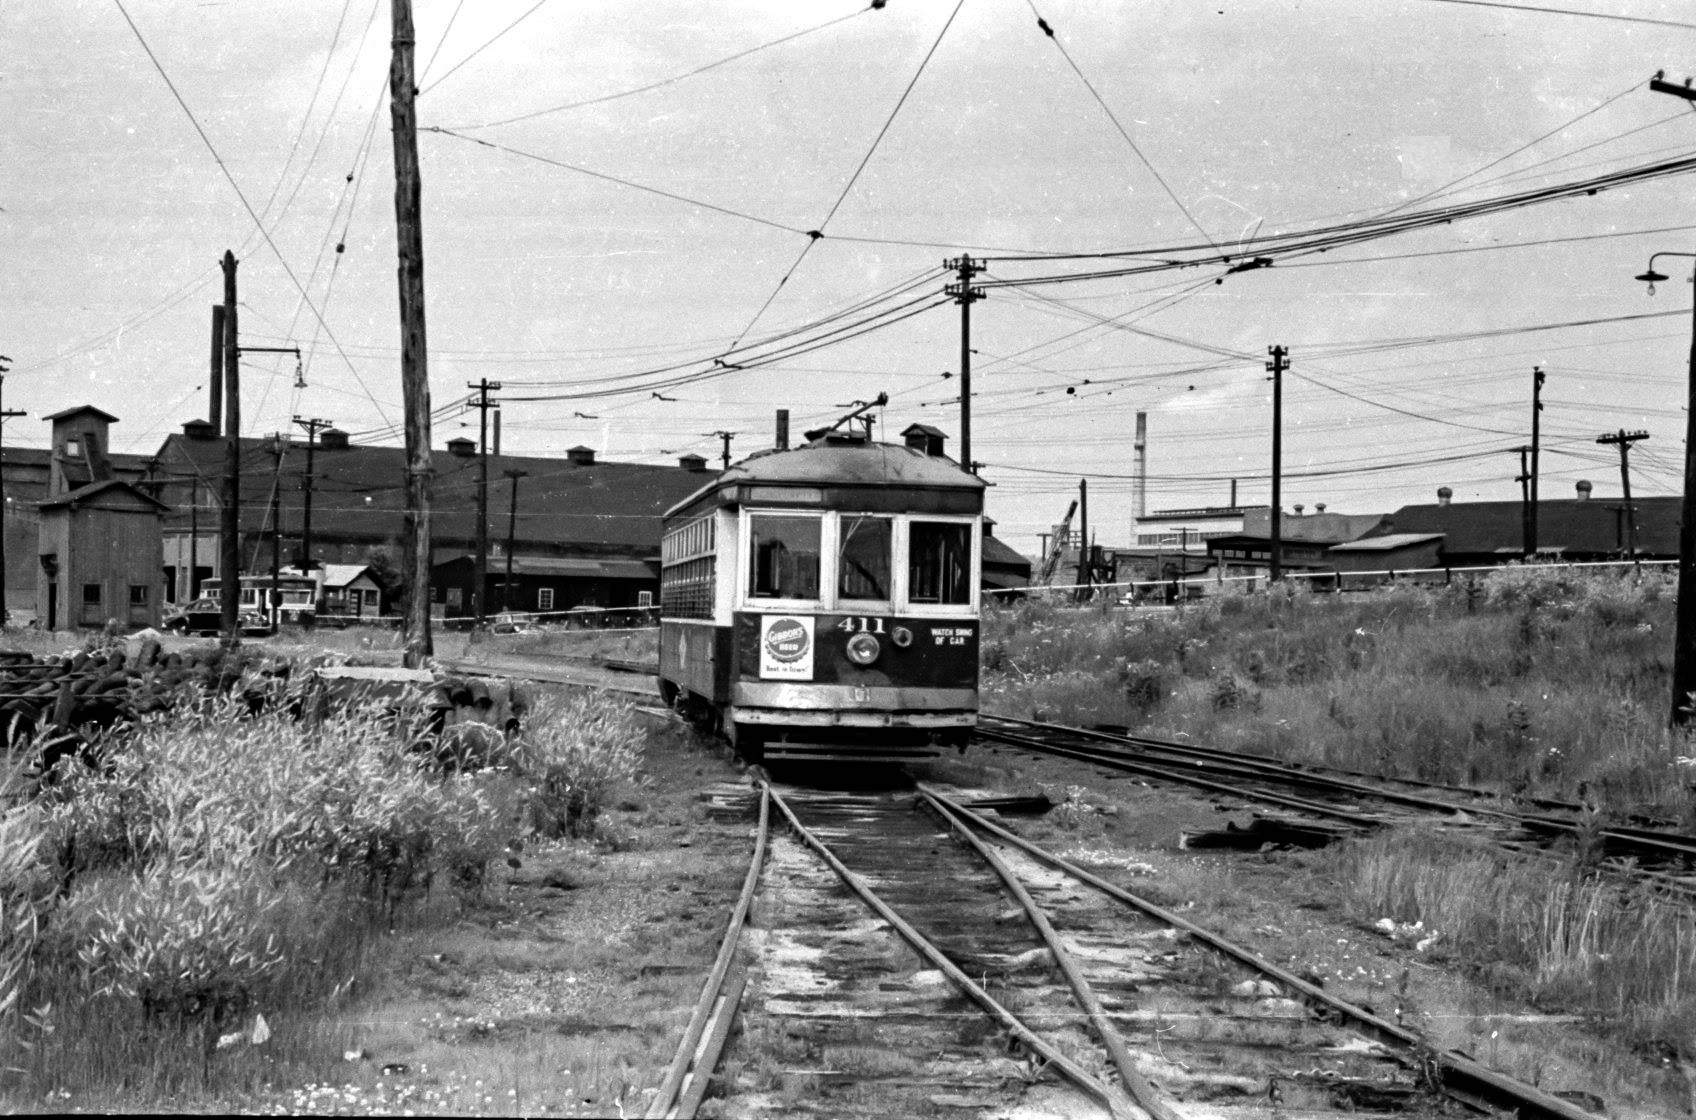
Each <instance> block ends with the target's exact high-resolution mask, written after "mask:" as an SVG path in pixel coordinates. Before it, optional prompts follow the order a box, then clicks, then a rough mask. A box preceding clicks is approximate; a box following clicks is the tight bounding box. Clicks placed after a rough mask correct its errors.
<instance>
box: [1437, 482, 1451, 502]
mask: <svg viewBox="0 0 1696 1120" xmlns="http://www.w3.org/2000/svg"><path fill="white" fill-rule="evenodd" d="M1454 496H1455V492H1454V491H1453V490H1450V489H1449V488H1448V487H1447V486H1439V487H1437V504H1438V505H1440V506H1446V505H1448V504H1449V499H1451V498H1453V497H1454Z"/></svg>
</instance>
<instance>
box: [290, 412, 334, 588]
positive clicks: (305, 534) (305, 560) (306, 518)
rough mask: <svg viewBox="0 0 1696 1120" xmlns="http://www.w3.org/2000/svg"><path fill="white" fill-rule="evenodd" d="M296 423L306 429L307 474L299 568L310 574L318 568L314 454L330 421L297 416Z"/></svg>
mask: <svg viewBox="0 0 1696 1120" xmlns="http://www.w3.org/2000/svg"><path fill="white" fill-rule="evenodd" d="M294 422H295V423H296V424H299V425H300V426H301V427H302V428H305V429H306V473H305V474H304V475H302V476H301V479H300V489H301V510H300V563H299V565H297V566H298V567H299V568H300V570H301V571H302V572H306V573H310V572H311V571H312V569H313V568H316V567H317V566H318V561H316V560H314V559H312V485H313V481H314V480H315V478H316V477H317V476H315V475H314V474H313V473H312V459H313V452H315V451H317V450H318V433H319V432H320V431H322V430H324V429H325V428H328V427H329V426H330V421H328V420H320V419H318V418H317V417H316V416H314V417H313V418H312V419H310V420H302V419H301V418H300V417H298V416H296V417H295V418H294Z"/></svg>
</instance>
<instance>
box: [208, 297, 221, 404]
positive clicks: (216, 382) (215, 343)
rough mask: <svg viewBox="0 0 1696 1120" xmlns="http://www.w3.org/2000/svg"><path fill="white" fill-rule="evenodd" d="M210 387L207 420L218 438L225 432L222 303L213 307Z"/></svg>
mask: <svg viewBox="0 0 1696 1120" xmlns="http://www.w3.org/2000/svg"><path fill="white" fill-rule="evenodd" d="M208 387H209V388H210V389H211V407H210V408H209V409H207V412H208V415H207V417H206V419H207V421H208V422H209V423H210V424H211V425H212V434H213V435H215V436H216V435H219V434H221V433H222V432H223V430H224V305H223V304H221V303H218V304H213V305H212V380H211V381H210V382H209V383H208Z"/></svg>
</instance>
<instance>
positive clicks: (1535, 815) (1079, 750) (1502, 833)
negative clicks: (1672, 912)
mask: <svg viewBox="0 0 1696 1120" xmlns="http://www.w3.org/2000/svg"><path fill="white" fill-rule="evenodd" d="M977 733H978V735H979V737H981V738H983V739H987V740H990V741H993V742H998V743H1003V744H1006V745H1009V746H1014V747H1019V748H1021V749H1025V750H1030V751H1035V752H1038V753H1043V754H1049V755H1054V756H1057V757H1061V758H1068V759H1074V760H1076V761H1080V762H1086V763H1090V764H1092V765H1096V766H1100V767H1104V768H1108V769H1112V770H1116V771H1119V772H1122V773H1130V774H1136V775H1139V776H1142V777H1146V778H1152V779H1155V780H1160V781H1166V782H1172V783H1177V784H1183V785H1188V786H1191V787H1194V788H1199V789H1204V790H1207V791H1209V792H1212V793H1216V794H1220V795H1223V796H1228V797H1233V798H1240V799H1242V800H1244V801H1248V802H1252V803H1258V804H1262V805H1268V806H1273V807H1276V808H1278V809H1282V810H1286V811H1293V812H1294V813H1297V814H1300V815H1303V816H1305V817H1307V818H1311V819H1313V820H1317V821H1322V822H1325V823H1326V825H1327V826H1328V827H1330V828H1333V829H1335V828H1343V829H1358V830H1367V829H1374V828H1381V827H1384V826H1387V825H1391V824H1397V823H1409V822H1413V821H1437V822H1441V823H1443V824H1445V825H1447V826H1451V827H1457V828H1467V829H1474V830H1481V831H1485V832H1487V833H1488V834H1490V835H1491V836H1492V837H1493V838H1494V839H1495V840H1496V841H1497V842H1499V843H1501V844H1503V845H1505V846H1508V847H1510V848H1514V849H1516V850H1530V849H1533V848H1540V847H1545V846H1547V845H1549V844H1551V843H1555V842H1559V841H1567V842H1572V843H1579V842H1583V843H1586V844H1590V845H1596V846H1599V847H1600V850H1601V854H1602V856H1603V857H1605V858H1608V859H1611V860H1615V861H1618V862H1617V863H1616V867H1617V868H1618V870H1620V871H1621V872H1622V873H1626V874H1629V875H1631V876H1632V877H1634V878H1638V879H1643V880H1646V881H1649V882H1652V883H1654V884H1655V885H1657V886H1660V887H1663V888H1665V889H1666V890H1668V891H1669V892H1673V893H1677V894H1679V895H1682V896H1685V897H1688V898H1690V899H1692V900H1696V837H1692V836H1689V835H1685V834H1682V833H1678V832H1675V831H1671V830H1665V829H1655V828H1645V827H1637V826H1633V825H1629V824H1614V823H1609V822H1606V821H1604V820H1602V819H1601V818H1600V817H1598V816H1596V815H1594V814H1587V813H1586V812H1585V811H1584V809H1583V808H1582V807H1581V806H1578V805H1572V804H1570V803H1562V802H1551V801H1544V802H1542V803H1541V804H1540V805H1539V806H1537V808H1536V811H1532V810H1528V809H1523V808H1518V807H1515V806H1514V805H1512V804H1510V803H1508V802H1506V801H1504V800H1503V799H1502V798H1500V797H1498V796H1496V795H1495V794H1493V793H1490V792H1489V791H1485V790H1476V789H1466V788H1464V787H1454V786H1433V785H1424V786H1423V788H1414V789H1410V788H1408V787H1409V786H1410V785H1413V783H1404V782H1399V781H1394V780H1388V779H1381V778H1372V779H1370V780H1368V779H1366V777H1365V776H1363V775H1357V774H1351V773H1346V772H1341V771H1334V770H1326V769H1321V768H1316V767H1309V766H1298V765H1293V764H1289V763H1284V762H1280V761H1278V760H1275V759H1270V758H1265V757H1261V756H1254V755H1244V754H1240V753H1237V752H1233V751H1226V750H1219V749H1214V748H1208V747H1202V746H1195V745H1191V744H1187V743H1176V742H1171V741H1169V740H1162V739H1151V738H1146V737H1142V736H1133V735H1128V734H1119V733H1115V732H1108V731H1097V730H1091V729H1086V728H1076V727H1066V726H1063V725H1059V724H1048V723H1038V722H1035V721H1031V720H1019V719H1010V718H1007V717H1001V716H983V717H981V718H980V721H979V726H978V732H977ZM1298 827H1300V826H1299V825H1298Z"/></svg>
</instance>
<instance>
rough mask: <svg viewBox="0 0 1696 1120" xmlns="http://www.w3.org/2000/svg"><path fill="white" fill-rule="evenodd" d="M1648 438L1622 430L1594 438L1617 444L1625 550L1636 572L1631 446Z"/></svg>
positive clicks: (1637, 566)
mask: <svg viewBox="0 0 1696 1120" xmlns="http://www.w3.org/2000/svg"><path fill="white" fill-rule="evenodd" d="M1648 438H1649V433H1648V432H1628V431H1626V430H1625V429H1624V428H1621V429H1620V430H1619V431H1617V432H1612V433H1610V434H1608V435H1605V436H1598V437H1597V438H1596V442H1597V443H1617V444H1619V481H1620V486H1621V487H1622V488H1623V489H1624V491H1625V548H1626V551H1627V552H1628V553H1629V554H1630V556H1631V566H1632V567H1633V568H1634V569H1636V570H1638V571H1641V570H1642V569H1643V562H1642V561H1641V560H1639V559H1638V558H1637V507H1636V506H1634V505H1632V504H1631V445H1632V444H1634V443H1636V442H1637V441H1638V440H1640V439H1648Z"/></svg>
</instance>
